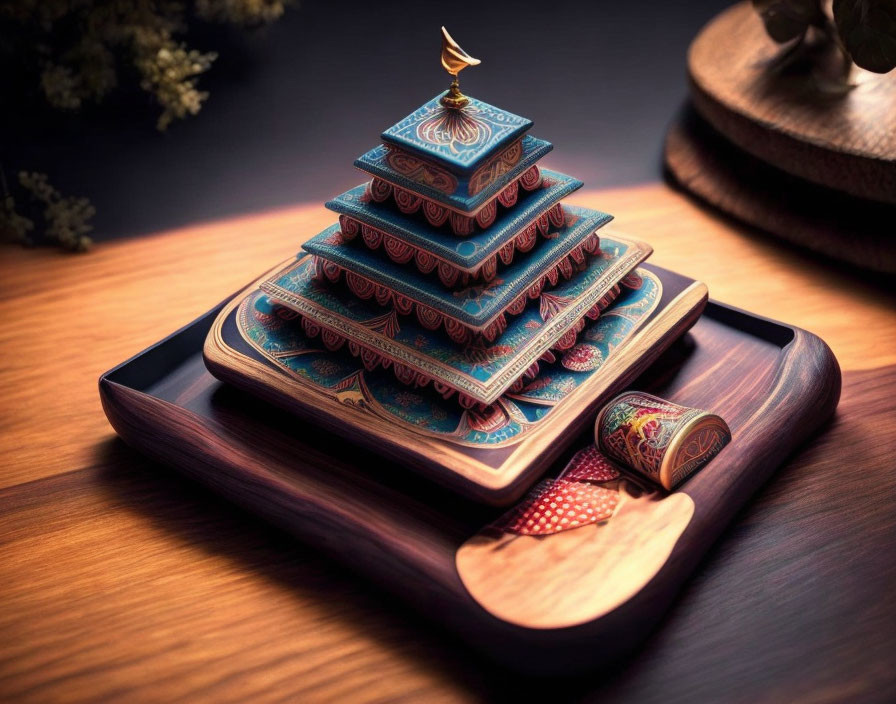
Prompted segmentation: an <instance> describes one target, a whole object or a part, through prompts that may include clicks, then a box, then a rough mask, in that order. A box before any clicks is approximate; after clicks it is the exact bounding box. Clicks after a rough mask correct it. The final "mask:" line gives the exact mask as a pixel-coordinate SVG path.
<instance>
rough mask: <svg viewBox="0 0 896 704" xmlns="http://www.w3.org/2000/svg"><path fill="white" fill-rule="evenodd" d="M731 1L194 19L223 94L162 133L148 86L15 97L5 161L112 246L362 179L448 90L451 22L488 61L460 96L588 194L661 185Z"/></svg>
mask: <svg viewBox="0 0 896 704" xmlns="http://www.w3.org/2000/svg"><path fill="white" fill-rule="evenodd" d="M726 4H727V3H726V2H723V0H700V1H695V2H688V3H650V4H647V3H644V4H637V3H610V2H603V1H601V2H591V3H573V2H552V3H532V4H531V5H530V4H528V3H513V4H510V3H481V2H480V3H467V2H454V3H450V4H440V3H438V4H437V3H431V4H430V3H426V4H424V3H419V2H395V3H383V2H371V1H370V0H367V1H366V2H357V1H355V0H351V1H349V2H343V3H329V2H317V1H314V0H306V1H305V2H303V3H301V4H299V5H298V6H293V7H291V8H289V9H287V11H286V13H285V15H284V16H283V17H282V18H280V19H279V20H278V21H277V22H276V23H275V24H273V25H271V26H268V27H263V28H261V29H258V30H255V31H253V32H251V33H249V34H246V33H245V32H244V31H243V30H242V29H237V28H235V27H232V26H230V25H226V24H211V25H209V24H201V25H199V24H197V26H196V27H192V26H191V27H190V32H189V35H188V43H189V45H190V46H191V48H195V49H197V50H199V51H201V52H217V54H218V59H217V60H216V61H215V63H214V64H213V66H212V67H211V69H210V70H209V71H208V72H207V73H205V74H203V75H202V77H201V78H200V80H199V86H198V87H199V89H200V90H202V91H208V92H209V93H210V97H209V98H208V100H207V101H206V103H205V105H204V106H203V108H202V111H201V112H200V114H199V115H198V116H196V117H194V118H188V119H186V120H184V121H178V122H175V123H174V124H172V125H171V126H170V127H169V128H168V130H167V133H165V134H160V133H159V132H157V130H156V121H157V118H158V114H159V108H158V106H157V105H155V104H153V103H152V101H151V99H150V98H149V97H148V96H147V95H146V94H145V93H143V92H142V91H140V89H139V88H138V87H132V88H130V89H128V88H126V87H123V88H122V89H120V90H118V91H116V92H115V93H114V94H112V95H110V96H109V97H108V98H107V99H106V100H105V101H104V103H103V104H102V105H99V106H95V105H86V106H85V107H83V108H82V109H81V111H80V112H78V113H76V114H60V113H58V112H55V111H53V110H51V109H49V108H48V107H46V106H45V105H42V104H41V103H40V102H39V101H35V102H33V103H26V104H24V105H14V104H13V105H11V104H10V103H9V97H8V96H9V93H8V92H5V93H4V102H5V103H6V108H7V109H5V110H3V111H2V112H3V115H2V117H0V121H2V132H0V133H2V135H3V137H2V139H3V142H2V150H0V162H2V163H3V164H4V166H5V168H6V171H7V176H8V177H9V175H10V173H13V174H14V173H15V172H18V171H20V170H26V171H40V172H45V173H47V174H48V175H49V177H50V180H51V181H52V182H53V184H54V185H55V186H56V188H58V189H59V190H60V191H61V192H62V193H71V194H75V195H79V196H86V197H88V198H89V199H90V200H91V201H92V203H93V204H94V206H95V207H96V210H97V214H96V217H95V219H94V221H93V222H94V225H95V230H94V232H93V233H92V235H93V237H94V239H100V240H101V239H107V238H110V237H117V236H126V235H133V234H140V233H145V232H150V231H154V230H159V229H163V228H168V227H174V226H177V225H182V224H187V223H190V222H195V221H201V220H208V219H214V218H219V217H224V216H227V215H232V214H236V213H243V212H250V211H257V210H262V209H266V208H272V207H277V206H283V205H288V204H292V203H297V202H303V201H320V200H324V199H326V198H328V197H330V196H332V195H334V194H336V193H338V192H339V191H341V190H345V189H347V188H349V187H350V186H353V185H356V184H357V183H360V182H361V181H363V176H362V175H361V174H360V173H358V172H355V171H353V170H352V169H351V168H350V167H349V166H347V164H350V163H351V161H352V160H353V159H354V158H355V157H357V156H358V155H359V154H361V153H363V152H364V151H366V150H367V149H369V148H370V147H371V146H373V145H374V144H375V143H376V142H377V139H378V135H379V132H380V131H382V130H383V129H385V128H386V127H388V126H389V125H391V124H392V123H394V122H395V121H396V120H397V119H399V118H400V117H402V116H404V115H405V114H406V113H408V112H409V111H410V110H411V109H412V108H413V107H414V106H416V105H418V104H420V103H422V102H424V101H425V100H427V99H428V98H430V97H432V96H433V95H435V94H437V93H438V92H439V91H441V90H444V89H445V88H447V81H446V77H445V75H444V71H443V70H442V69H441V67H440V65H439V59H438V56H439V47H440V43H439V42H440V40H439V31H438V30H439V26H440V25H442V24H444V25H446V26H447V27H448V28H449V30H450V31H451V32H452V34H453V35H454V36H455V37H456V38H457V39H458V41H460V42H461V43H462V45H463V46H464V47H465V48H467V49H468V50H469V51H470V52H471V53H473V55H475V56H477V57H479V58H481V59H482V60H483V65H482V67H481V68H479V69H478V70H477V71H475V72H472V71H471V72H469V73H470V75H468V76H465V77H464V78H465V80H464V90H465V92H467V93H468V94H470V95H473V96H476V97H478V98H480V99H482V100H485V101H487V102H491V103H494V104H496V105H500V106H501V107H504V108H506V109H508V110H512V111H515V112H517V113H519V114H522V115H525V116H527V117H529V118H531V119H533V120H534V121H535V123H536V127H535V128H534V130H533V133H534V134H536V135H537V134H546V135H550V136H551V141H552V142H554V143H555V144H556V145H557V146H556V148H555V150H554V152H553V153H552V154H551V155H550V156H549V157H548V161H549V163H550V165H551V166H553V167H556V168H558V169H561V170H564V171H567V172H570V173H575V174H577V175H579V176H580V177H581V178H583V180H585V182H586V184H587V186H589V187H602V186H615V185H625V184H631V183H637V182H641V181H652V180H656V179H657V178H658V177H659V173H660V170H659V158H658V157H659V153H660V147H661V144H662V138H663V133H664V128H665V126H666V124H667V122H668V121H669V119H670V118H671V116H672V115H673V114H674V113H675V111H676V110H677V108H678V106H679V105H680V103H681V101H682V99H683V97H684V95H685V72H684V63H685V62H684V58H685V52H686V50H687V46H688V44H689V42H690V40H691V39H692V37H693V36H694V34H695V33H696V32H697V31H698V30H699V28H700V27H701V26H702V25H703V24H704V23H705V22H706V21H707V20H708V19H709V18H710V17H711V16H712V15H713V14H715V13H716V12H718V11H719V10H720V9H722V8H723V7H724V6H725V5H726ZM521 86H524V88H521Z"/></svg>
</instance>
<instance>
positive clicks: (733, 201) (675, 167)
mask: <svg viewBox="0 0 896 704" xmlns="http://www.w3.org/2000/svg"><path fill="white" fill-rule="evenodd" d="M663 157H664V161H665V165H666V168H667V169H668V174H669V175H671V176H672V178H673V179H674V181H675V183H676V184H677V185H679V186H680V187H681V188H683V189H685V190H687V191H688V192H690V193H691V194H693V195H695V196H697V197H698V198H700V199H702V200H703V201H705V202H707V203H709V204H710V205H712V206H714V207H716V208H718V209H719V210H721V211H722V212H724V213H727V214H729V215H732V216H734V217H736V218H737V219H739V220H741V221H743V222H745V223H748V224H750V225H753V226H755V227H758V228H760V229H762V230H765V231H766V232H768V233H771V234H773V235H776V236H777V237H780V238H782V239H784V240H786V241H788V242H791V243H793V244H795V245H798V246H800V247H805V248H807V249H810V250H812V251H813V252H817V253H819V254H822V255H824V256H826V257H828V258H830V259H831V260H832V261H833V262H835V263H836V264H837V265H838V266H842V263H843V262H847V263H849V264H852V265H854V266H857V267H859V268H861V269H866V270H870V271H874V272H880V273H884V274H896V228H894V227H893V221H894V220H896V206H893V205H890V204H887V203H881V202H878V201H871V200H864V199H862V198H857V197H855V196H852V195H849V194H847V193H844V192H842V191H836V190H834V189H831V188H826V187H825V186H819V185H817V184H814V183H811V182H809V181H806V180H803V179H801V178H799V177H797V176H793V175H792V174H789V173H786V172H784V171H781V170H780V169H776V168H775V167H773V166H769V165H768V164H767V163H765V162H764V161H762V160H760V159H757V158H756V157H754V156H752V155H751V154H748V153H747V152H745V151H743V150H741V149H739V148H738V147H736V146H734V144H732V143H731V142H729V141H728V140H727V139H725V138H724V137H723V136H722V135H721V134H719V133H718V132H717V131H716V130H715V129H713V127H711V126H710V125H709V124H708V123H707V122H706V121H705V120H704V119H703V118H702V117H700V115H698V114H696V113H695V112H694V110H693V109H691V108H690V107H688V108H686V109H684V110H683V111H682V112H681V114H680V115H679V116H678V117H677V118H676V119H675V120H674V121H673V122H672V124H671V125H670V126H669V131H668V132H667V133H666V141H665V145H664V150H663ZM785 196H786V197H785Z"/></svg>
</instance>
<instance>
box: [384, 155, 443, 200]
mask: <svg viewBox="0 0 896 704" xmlns="http://www.w3.org/2000/svg"><path fill="white" fill-rule="evenodd" d="M386 163H387V164H388V165H389V166H391V167H392V168H393V169H395V170H396V171H397V172H398V173H400V174H401V175H402V176H405V177H406V178H409V179H410V180H411V181H416V182H417V183H422V184H425V185H427V186H430V187H431V188H434V189H436V190H437V191H440V192H442V193H445V194H447V195H451V194H452V193H454V192H455V191H456V190H457V178H456V177H455V176H454V175H453V174H452V173H450V172H449V171H446V170H445V169H443V168H441V167H439V166H436V165H435V164H433V163H430V162H428V161H425V160H424V159H420V158H419V157H416V156H412V155H410V154H408V153H407V152H405V151H402V150H401V149H398V148H397V147H394V146H389V147H388V152H387V153H386Z"/></svg>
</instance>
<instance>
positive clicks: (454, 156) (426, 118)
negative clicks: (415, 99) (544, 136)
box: [382, 96, 532, 172]
mask: <svg viewBox="0 0 896 704" xmlns="http://www.w3.org/2000/svg"><path fill="white" fill-rule="evenodd" d="M440 97H441V96H438V97H435V98H433V99H432V100H430V101H429V102H428V103H425V104H424V105H422V106H421V107H420V108H418V109H417V110H415V111H414V112H412V113H411V114H410V115H408V116H407V117H406V118H404V119H403V120H401V121H400V122H398V123H397V124H395V125H393V126H392V127H390V128H389V129H388V130H386V131H385V132H383V135H382V136H383V139H384V140H385V141H386V142H389V143H392V144H397V145H398V146H400V147H402V148H403V149H408V150H411V151H415V152H418V153H419V154H420V155H421V156H423V157H428V158H432V159H436V160H438V161H439V162H440V163H441V164H443V165H444V166H445V167H446V168H448V169H449V170H451V171H461V172H464V171H466V170H468V169H471V168H475V166H476V165H477V163H478V162H480V161H481V160H482V159H484V158H487V157H488V155H489V154H491V153H492V152H493V151H494V150H496V149H499V148H500V147H501V146H502V145H503V144H505V143H507V142H508V141H511V140H513V139H518V138H519V137H521V136H522V134H523V133H524V132H525V131H526V130H528V129H529V128H530V127H531V126H532V121H531V120H527V119H526V118H524V117H520V116H519V115H514V114H513V113H510V112H507V111H506V110H501V109H500V108H496V107H494V106H493V105H489V104H488V103H483V102H482V101H481V100H476V99H475V98H470V102H469V103H468V104H467V105H466V106H465V107H463V108H461V109H460V110H455V109H448V108H446V107H444V106H443V105H442V104H441V103H440V102H439V98H440Z"/></svg>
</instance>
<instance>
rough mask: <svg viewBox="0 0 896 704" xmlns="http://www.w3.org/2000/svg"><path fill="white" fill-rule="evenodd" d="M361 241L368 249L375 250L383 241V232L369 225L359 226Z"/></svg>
mask: <svg viewBox="0 0 896 704" xmlns="http://www.w3.org/2000/svg"><path fill="white" fill-rule="evenodd" d="M361 239H363V240H364V244H366V245H367V246H368V247H369V248H370V249H376V248H377V247H379V246H380V244H381V243H382V241H383V231H382V230H377V229H376V228H375V227H371V226H370V225H362V226H361Z"/></svg>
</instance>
